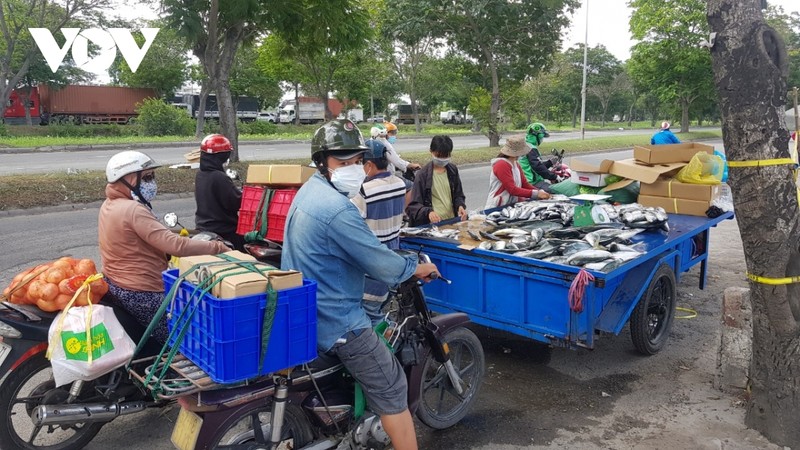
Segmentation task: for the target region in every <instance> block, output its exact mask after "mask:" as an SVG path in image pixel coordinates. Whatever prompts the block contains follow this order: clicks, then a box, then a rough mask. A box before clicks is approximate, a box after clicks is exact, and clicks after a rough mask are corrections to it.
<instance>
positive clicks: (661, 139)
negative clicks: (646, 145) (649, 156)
mask: <svg viewBox="0 0 800 450" xmlns="http://www.w3.org/2000/svg"><path fill="white" fill-rule="evenodd" d="M669 127H670V124H669V122H667V121H666V120H665V121H664V122H661V129H660V130H658V131H657V132H656V134H654V135H653V137H651V138H650V145H659V144H680V143H681V140H680V139H678V136H675V134H674V133H673V132H672V131H670V130H669Z"/></svg>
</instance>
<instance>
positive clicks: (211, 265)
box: [178, 251, 303, 299]
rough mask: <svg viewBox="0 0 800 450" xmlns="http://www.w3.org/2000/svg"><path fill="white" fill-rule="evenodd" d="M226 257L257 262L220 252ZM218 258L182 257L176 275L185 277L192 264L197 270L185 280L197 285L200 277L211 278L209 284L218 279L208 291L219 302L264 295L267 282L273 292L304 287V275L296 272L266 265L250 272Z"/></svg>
mask: <svg viewBox="0 0 800 450" xmlns="http://www.w3.org/2000/svg"><path fill="white" fill-rule="evenodd" d="M223 255H226V258H233V259H236V260H240V261H245V262H256V259H255V258H253V257H252V256H250V255H247V254H245V253H242V252H239V251H231V252H226V253H223ZM226 261H229V260H228V259H223V258H221V257H219V256H212V255H200V256H184V257H182V258H181V259H180V263H179V265H178V274H179V275H184V274H186V273H187V272H189V270H190V269H191V268H192V267H194V266H195V265H199V266H198V268H197V269H195V270H194V271H192V272H190V273H189V274H188V275H187V276H186V281H189V282H190V283H193V284H197V282H198V280H199V279H201V278H202V277H203V276H207V277H210V278H211V282H214V281H216V280H217V278H218V277H220V280H219V282H218V283H217V284H215V285H214V287H213V288H212V289H211V291H210V292H211V295H213V296H214V297H216V298H220V299H230V298H236V297H245V296H249V295H258V294H263V293H264V292H266V291H267V282H269V283H271V284H272V288H273V289H275V290H276V291H281V290H284V289H289V288H293V287H298V286H302V285H303V274H302V273H301V272H298V271H296V270H277V269H276V268H274V267H271V266H268V265H267V264H263V263H258V265H257V266H256V267H257V268H258V269H259V272H261V273H258V272H255V271H250V270H247V269H246V268H244V267H242V266H239V265H238V264H235V263H233V262H231V263H230V264H223V263H224V262H226Z"/></svg>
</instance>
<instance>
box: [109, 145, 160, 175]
mask: <svg viewBox="0 0 800 450" xmlns="http://www.w3.org/2000/svg"><path fill="white" fill-rule="evenodd" d="M156 167H161V165H160V164H156V162H155V160H153V158H151V157H149V156H147V155H146V154H144V153H142V152H137V151H134V150H126V151H124V152H119V153H117V154H116V155H114V156H112V157H111V159H109V160H108V164H106V180H108V182H109V183H114V182H116V181H119V179H120V178H122V177H124V176H125V175H128V174H129V173H136V172H141V171H142V170H145V169H155V168H156Z"/></svg>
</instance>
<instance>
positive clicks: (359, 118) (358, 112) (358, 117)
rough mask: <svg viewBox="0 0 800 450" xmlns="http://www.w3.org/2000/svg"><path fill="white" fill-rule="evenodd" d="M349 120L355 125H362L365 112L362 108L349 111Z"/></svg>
mask: <svg viewBox="0 0 800 450" xmlns="http://www.w3.org/2000/svg"><path fill="white" fill-rule="evenodd" d="M347 118H348V119H350V120H352V121H353V122H355V123H361V122H363V121H364V110H363V109H361V108H355V109H351V110H350V111H347Z"/></svg>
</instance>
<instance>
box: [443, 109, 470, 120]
mask: <svg viewBox="0 0 800 450" xmlns="http://www.w3.org/2000/svg"><path fill="white" fill-rule="evenodd" d="M439 119H440V120H441V121H442V123H453V124H463V123H464V116H462V115H461V111H458V110H455V109H451V110H449V111H442V112H440V113H439Z"/></svg>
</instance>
